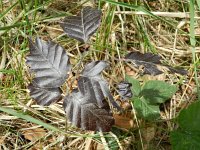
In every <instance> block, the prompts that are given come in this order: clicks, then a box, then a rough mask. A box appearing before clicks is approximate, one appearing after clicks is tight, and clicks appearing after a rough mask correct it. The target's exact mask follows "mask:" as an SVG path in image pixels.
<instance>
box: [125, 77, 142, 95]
mask: <svg viewBox="0 0 200 150" xmlns="http://www.w3.org/2000/svg"><path fill="white" fill-rule="evenodd" d="M125 80H126V81H128V82H129V83H131V84H132V87H131V91H132V93H133V96H138V95H139V94H140V91H141V86H140V82H139V81H138V80H136V79H134V78H132V77H130V76H128V75H126V77H125Z"/></svg>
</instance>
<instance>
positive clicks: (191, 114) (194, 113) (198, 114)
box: [178, 101, 200, 132]
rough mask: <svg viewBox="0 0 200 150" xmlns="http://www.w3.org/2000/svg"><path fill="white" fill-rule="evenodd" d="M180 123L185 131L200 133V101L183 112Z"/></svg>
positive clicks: (179, 117) (179, 118)
mask: <svg viewBox="0 0 200 150" xmlns="http://www.w3.org/2000/svg"><path fill="white" fill-rule="evenodd" d="M178 123H179V125H180V127H181V128H182V129H183V130H186V131H190V132H200V128H199V126H200V101H198V102H196V103H193V104H191V105H190V106H189V107H188V108H187V109H184V110H182V111H181V113H180V115H179V116H178Z"/></svg>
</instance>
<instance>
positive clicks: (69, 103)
mask: <svg viewBox="0 0 200 150" xmlns="http://www.w3.org/2000/svg"><path fill="white" fill-rule="evenodd" d="M88 88H89V87H88ZM92 95H94V93H93V91H92V90H91V91H87V93H85V95H82V93H80V92H79V91H78V90H74V91H73V92H72V93H71V94H70V95H68V96H66V97H65V99H64V103H63V107H64V110H65V112H66V115H67V118H68V120H69V121H70V122H71V123H72V124H73V125H74V126H76V127H79V128H81V129H83V130H92V131H103V132H108V131H110V129H111V127H112V125H113V124H114V118H113V117H112V114H111V113H110V110H109V108H108V107H105V108H100V107H98V105H97V104H96V103H95V100H94V99H95V97H92Z"/></svg>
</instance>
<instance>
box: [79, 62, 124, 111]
mask: <svg viewBox="0 0 200 150" xmlns="http://www.w3.org/2000/svg"><path fill="white" fill-rule="evenodd" d="M107 66H108V64H107V63H106V62H105V61H94V62H91V63H89V64H87V65H86V66H85V68H84V70H83V71H82V75H81V76H82V77H85V80H87V82H88V83H89V82H91V88H93V89H94V91H95V95H96V97H97V103H98V105H99V107H101V106H102V105H103V104H102V102H101V101H102V100H103V99H105V98H107V99H108V100H109V102H110V103H111V104H112V106H113V107H114V108H116V109H118V110H121V107H119V105H118V104H117V103H116V102H115V100H114V98H113V96H112V95H111V93H110V90H109V87H108V83H107V82H106V80H105V79H103V78H102V77H101V76H100V73H101V71H102V70H103V69H105V68H106V67H107ZM86 78H87V79H86ZM78 84H79V90H80V91H81V92H82V93H83V94H84V89H83V88H84V84H86V83H84V84H83V83H81V79H80V81H79V82H78Z"/></svg>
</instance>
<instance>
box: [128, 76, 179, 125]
mask: <svg viewBox="0 0 200 150" xmlns="http://www.w3.org/2000/svg"><path fill="white" fill-rule="evenodd" d="M126 81H127V82H128V83H130V84H131V85H132V86H131V88H130V89H131V92H132V95H133V96H132V97H131V101H132V103H133V106H134V109H135V110H136V112H137V115H138V117H141V118H143V119H146V120H149V121H155V120H157V119H159V118H160V108H159V105H160V104H162V103H164V102H166V101H167V100H169V99H170V98H171V97H172V95H174V94H175V93H176V91H177V87H176V86H174V85H170V84H169V83H166V82H163V81H158V80H150V81H147V82H146V83H144V85H142V86H141V84H140V82H139V81H138V80H136V79H133V78H131V77H129V76H126Z"/></svg>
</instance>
